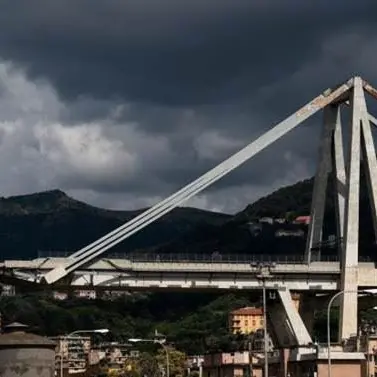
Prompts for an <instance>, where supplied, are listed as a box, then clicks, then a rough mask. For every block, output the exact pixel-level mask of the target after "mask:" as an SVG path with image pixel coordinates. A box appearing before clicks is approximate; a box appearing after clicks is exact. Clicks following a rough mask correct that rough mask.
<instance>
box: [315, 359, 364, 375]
mask: <svg viewBox="0 0 377 377" xmlns="http://www.w3.org/2000/svg"><path fill="white" fill-rule="evenodd" d="M331 366H332V368H331V375H332V377H361V363H360V361H357V360H355V361H354V362H353V363H352V362H350V361H346V362H334V360H333V361H332V365H331ZM318 377H328V366H327V363H319V364H318Z"/></svg>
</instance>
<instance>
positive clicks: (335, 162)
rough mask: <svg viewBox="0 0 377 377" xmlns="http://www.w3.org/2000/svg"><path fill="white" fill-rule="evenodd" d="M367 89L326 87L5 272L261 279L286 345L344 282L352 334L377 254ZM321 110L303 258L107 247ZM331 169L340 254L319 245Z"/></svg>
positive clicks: (44, 279)
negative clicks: (79, 234)
mask: <svg viewBox="0 0 377 377" xmlns="http://www.w3.org/2000/svg"><path fill="white" fill-rule="evenodd" d="M367 96H369V98H371V99H377V90H376V89H374V88H373V87H372V86H371V85H370V84H369V83H368V82H367V81H365V80H363V79H362V78H360V77H358V76H355V77H353V78H351V79H350V80H348V81H347V82H345V83H343V84H341V85H338V86H336V87H335V88H332V89H327V90H325V91H324V92H323V93H321V94H320V95H319V96H317V97H316V98H314V99H313V100H311V101H310V102H308V103H307V104H305V105H304V106H303V107H302V108H300V109H299V110H297V111H296V112H295V113H293V114H292V115H291V116H289V117H288V118H286V119H285V120H283V121H282V122H281V123H279V124H277V125H276V126H274V127H273V128H272V129H270V130H269V131H268V132H266V133H265V134H263V135H261V136H260V137H259V138H257V139H256V140H255V141H253V142H251V143H250V144H248V145H247V146H246V147H244V148H243V149H242V150H240V151H239V152H237V153H235V154H234V155H233V156H231V157H229V158H228V159H227V160H225V161H223V162H221V163H220V164H219V165H217V166H216V167H215V168H213V169H211V170H210V171H208V172H207V173H205V174H204V175H202V176H201V177H199V178H197V179H196V180H194V181H193V182H191V183H190V184H188V185H187V186H185V187H183V188H182V189H180V190H179V191H177V192H176V193H174V194H172V195H171V196H169V197H168V198H166V199H165V200H163V201H161V202H160V203H157V204H156V205H155V206H153V207H151V208H150V209H148V210H146V211H145V212H143V213H142V214H140V215H138V216H136V217H135V218H133V219H132V220H130V221H128V222H127V223H125V224H124V225H122V226H120V227H119V228H117V229H115V230H114V231H112V232H110V233H109V234H107V235H105V236H103V237H101V238H100V239H98V240H96V241H94V242H93V243H91V244H90V245H88V246H86V247H84V248H82V249H81V250H78V251H77V252H75V253H73V254H71V255H69V256H68V257H63V258H39V259H36V260H32V261H4V262H3V263H2V264H1V268H2V271H3V275H2V278H3V279H17V280H18V281H24V282H25V283H30V284H34V286H35V287H37V286H38V287H42V288H43V287H47V286H50V287H56V288H58V287H64V286H65V287H67V286H72V285H74V286H87V287H94V288H95V287H107V288H111V289H115V288H116V287H118V289H125V290H131V289H171V288H180V289H208V288H212V289H260V288H261V287H262V286H263V287H264V288H267V289H269V290H272V291H275V292H276V294H277V300H275V301H274V302H272V303H270V304H269V306H268V316H269V319H270V321H271V324H272V327H273V328H274V330H275V333H276V334H277V338H278V341H279V345H280V346H282V347H283V346H290V347H292V346H296V347H298V349H301V347H308V346H310V345H311V344H312V338H311V335H310V333H311V326H312V322H313V318H312V317H313V311H314V310H313V302H315V301H314V300H315V298H314V296H313V293H314V294H315V293H317V292H323V293H326V292H334V291H339V290H341V291H344V294H343V295H341V297H340V302H339V307H340V323H339V338H340V340H350V339H352V338H353V337H354V336H355V335H356V334H357V332H358V290H360V289H364V288H376V287H377V273H376V268H375V264H374V263H371V262H361V261H359V201H360V200H359V194H360V169H361V167H362V168H363V169H364V170H365V173H366V174H365V176H366V181H367V189H368V194H369V199H370V207H371V212H372V217H373V229H374V237H375V241H377V159H376V151H375V145H374V141H373V134H372V127H373V126H376V125H377V119H376V118H375V117H374V116H372V115H371V114H370V113H369V112H368V108H367V100H366V98H367ZM321 110H323V114H324V115H323V128H322V136H321V143H320V148H319V159H318V165H317V171H316V174H315V179H314V189H313V197H312V206H311V213H310V216H311V221H310V224H309V229H308V237H307V244H306V248H305V253H304V255H303V256H302V259H301V260H299V261H297V262H292V261H285V262H283V261H267V263H266V261H263V260H262V263H260V262H261V261H259V260H252V261H250V260H247V259H245V260H244V261H240V260H238V261H226V260H224V259H222V260H216V261H213V260H195V261H193V260H190V259H186V260H185V259H182V260H175V261H166V260H161V259H157V257H155V258H154V259H150V260H141V261H140V260H136V259H130V258H128V259H126V258H124V257H123V258H110V257H109V256H108V257H107V258H106V254H105V253H106V252H108V250H110V249H111V248H112V247H114V246H116V245H118V244H119V243H120V242H122V241H123V240H125V239H126V238H128V237H131V236H132V235H133V234H135V233H136V232H139V231H140V230H142V229H143V228H145V227H146V226H148V225H149V224H151V223H152V222H154V221H156V220H158V219H159V218H160V217H162V216H164V215H165V214H166V213H168V212H170V211H171V210H173V209H174V208H176V207H177V206H179V205H181V204H182V203H183V202H185V201H186V200H188V199H189V198H191V197H192V196H194V195H196V194H198V193H200V192H201V191H202V190H204V189H205V188H207V187H208V186H210V185H212V184H214V183H215V182H216V181H218V180H219V179H221V178H222V177H224V176H225V175H227V174H228V173H230V172H231V171H233V170H234V169H236V168H237V167H238V166H240V165H241V164H243V163H244V162H246V161H247V160H249V159H250V158H252V157H254V156H255V155H256V154H257V153H259V152H260V151H262V150H263V149H265V148H267V147H268V146H270V145H271V144H273V143H274V142H275V141H277V140H278V139H279V138H281V137H283V136H284V135H285V134H287V133H288V132H290V131H291V130H293V129H295V128H296V127H298V126H299V125H300V124H301V123H303V122H304V121H305V120H307V119H308V118H310V117H311V116H312V115H314V114H316V113H318V112H319V111H321ZM343 114H346V117H349V119H350V121H349V122H347V123H349V124H347V125H346V126H345V125H344V124H343V123H342V118H341V117H342V115H343ZM345 141H346V142H347V143H345ZM345 147H346V148H345ZM344 149H346V152H347V153H344ZM329 179H333V180H334V182H335V185H334V186H335V187H334V197H335V208H336V219H335V220H336V225H337V234H336V236H337V238H338V239H341V240H342V242H340V243H339V245H338V247H337V250H336V254H337V256H338V257H339V258H338V260H337V261H336V260H335V261H322V260H321V255H320V249H318V248H317V247H315V246H316V245H318V244H320V243H321V242H322V233H323V219H324V212H325V205H326V203H325V198H326V190H327V186H328V181H329ZM292 291H301V292H302V305H301V304H300V307H301V309H302V310H300V312H298V311H297V310H296V308H295V306H294V303H293V299H292V295H291V292H292Z"/></svg>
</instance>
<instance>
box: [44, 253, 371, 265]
mask: <svg viewBox="0 0 377 377" xmlns="http://www.w3.org/2000/svg"><path fill="white" fill-rule="evenodd" d="M70 254H71V252H68V251H63V252H61V251H40V252H39V253H38V257H39V258H66V257H69V255H70ZM105 258H109V259H128V260H130V261H131V262H138V263H140V262H153V263H156V262H162V263H163V262H168V263H170V262H180V263H184V262H186V263H190V262H192V263H227V264H228V263H234V264H236V263H241V264H243V263H279V264H306V263H307V261H306V260H305V258H304V256H303V255H301V254H297V255H295V254H292V255H278V254H276V255H274V254H272V255H266V254H220V253H217V252H214V253H196V254H189V253H161V254H159V253H108V254H107V255H106V256H105ZM318 261H320V262H339V258H338V256H336V255H326V256H321V258H319V259H318ZM363 261H364V260H363ZM365 261H368V260H365Z"/></svg>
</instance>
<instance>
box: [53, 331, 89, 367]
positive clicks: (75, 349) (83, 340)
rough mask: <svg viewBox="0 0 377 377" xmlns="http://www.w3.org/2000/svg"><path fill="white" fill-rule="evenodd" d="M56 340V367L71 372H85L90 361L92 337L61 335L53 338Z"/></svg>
mask: <svg viewBox="0 0 377 377" xmlns="http://www.w3.org/2000/svg"><path fill="white" fill-rule="evenodd" d="M51 340H54V341H55V342H56V367H57V368H60V367H62V369H65V370H68V372H69V373H77V372H84V371H85V370H86V369H87V366H88V363H89V354H90V350H91V339H90V337H83V336H59V337H54V338H51Z"/></svg>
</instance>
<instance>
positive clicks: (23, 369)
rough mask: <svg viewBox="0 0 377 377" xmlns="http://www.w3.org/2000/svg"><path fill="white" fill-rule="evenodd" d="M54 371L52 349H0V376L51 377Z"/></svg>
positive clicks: (53, 353) (53, 351)
mask: <svg viewBox="0 0 377 377" xmlns="http://www.w3.org/2000/svg"><path fill="white" fill-rule="evenodd" d="M54 371H55V350H54V349H46V348H44V349H40V348H17V349H15V348H14V349H12V348H11V349H0V377H53V376H54Z"/></svg>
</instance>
